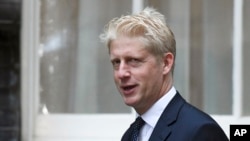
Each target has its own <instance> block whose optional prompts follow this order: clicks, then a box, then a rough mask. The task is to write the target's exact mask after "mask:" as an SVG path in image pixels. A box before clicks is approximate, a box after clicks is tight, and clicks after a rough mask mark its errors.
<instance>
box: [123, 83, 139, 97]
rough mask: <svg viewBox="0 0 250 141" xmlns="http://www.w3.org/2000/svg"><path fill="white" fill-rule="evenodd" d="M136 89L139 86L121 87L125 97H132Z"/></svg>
mask: <svg viewBox="0 0 250 141" xmlns="http://www.w3.org/2000/svg"><path fill="white" fill-rule="evenodd" d="M136 87H137V85H125V86H121V90H122V93H123V94H124V95H131V94H133V93H134V91H135V89H136Z"/></svg>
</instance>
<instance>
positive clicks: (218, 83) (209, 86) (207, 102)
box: [203, 0, 233, 114]
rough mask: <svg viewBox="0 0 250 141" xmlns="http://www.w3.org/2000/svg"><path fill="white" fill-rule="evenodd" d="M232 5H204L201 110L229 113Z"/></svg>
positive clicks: (222, 0)
mask: <svg viewBox="0 0 250 141" xmlns="http://www.w3.org/2000/svg"><path fill="white" fill-rule="evenodd" d="M232 29H233V1H231V0H230V1H229V0H219V1H217V0H212V1H211V0H205V1H204V29H203V30H204V32H203V33H204V34H203V36H204V39H203V40H204V52H203V53H204V60H203V62H204V109H205V111H207V112H209V113H211V114H231V113H232V37H233V36H232V33H233V31H232Z"/></svg>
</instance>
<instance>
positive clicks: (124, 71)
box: [117, 62, 131, 79]
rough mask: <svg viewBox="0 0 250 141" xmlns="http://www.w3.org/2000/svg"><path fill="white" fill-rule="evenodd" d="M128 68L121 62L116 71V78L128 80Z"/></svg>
mask: <svg viewBox="0 0 250 141" xmlns="http://www.w3.org/2000/svg"><path fill="white" fill-rule="evenodd" d="M130 74H131V73H130V70H129V66H128V65H127V64H126V63H125V62H121V63H120V66H119V68H118V70H117V76H118V78H120V79H123V78H128V77H129V76H130Z"/></svg>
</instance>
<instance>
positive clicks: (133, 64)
mask: <svg viewBox="0 0 250 141" xmlns="http://www.w3.org/2000/svg"><path fill="white" fill-rule="evenodd" d="M129 62H130V64H131V65H132V66H138V65H140V63H141V61H140V60H139V59H136V58H131V59H130V61H129Z"/></svg>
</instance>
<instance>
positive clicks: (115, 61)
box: [111, 59, 121, 68]
mask: <svg viewBox="0 0 250 141" xmlns="http://www.w3.org/2000/svg"><path fill="white" fill-rule="evenodd" d="M111 63H112V65H113V67H114V68H118V67H119V65H120V63H121V61H120V60H119V59H115V60H112V61H111Z"/></svg>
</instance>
